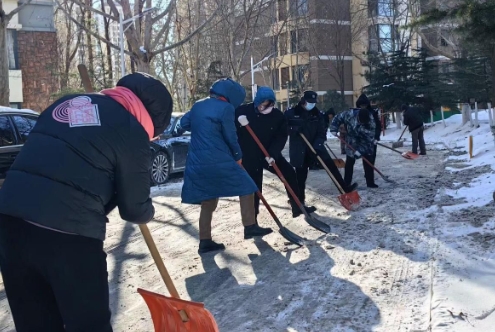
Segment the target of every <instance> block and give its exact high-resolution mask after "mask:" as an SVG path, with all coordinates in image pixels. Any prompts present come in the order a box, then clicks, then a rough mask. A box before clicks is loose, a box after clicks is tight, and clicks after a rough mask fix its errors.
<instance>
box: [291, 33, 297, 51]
mask: <svg viewBox="0 0 495 332" xmlns="http://www.w3.org/2000/svg"><path fill="white" fill-rule="evenodd" d="M290 52H291V53H297V32H296V31H291V32H290Z"/></svg>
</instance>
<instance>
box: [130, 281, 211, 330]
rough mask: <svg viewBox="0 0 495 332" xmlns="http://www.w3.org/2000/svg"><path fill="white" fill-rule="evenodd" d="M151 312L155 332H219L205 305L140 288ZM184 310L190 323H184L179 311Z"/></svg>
mask: <svg viewBox="0 0 495 332" xmlns="http://www.w3.org/2000/svg"><path fill="white" fill-rule="evenodd" d="M138 293H139V294H141V296H142V297H143V299H144V301H145V302H146V304H147V305H148V308H149V310H150V312H151V319H153V325H154V326H155V332H193V331H194V332H199V331H201V332H219V329H218V325H217V323H216V322H215V319H214V318H213V315H212V314H211V313H210V312H209V311H208V310H206V309H205V308H204V305H203V303H198V302H190V301H184V300H180V299H176V298H172V297H167V296H164V295H160V294H156V293H152V292H149V291H146V290H144V289H140V288H138ZM182 310H184V311H185V312H186V314H187V317H188V321H187V322H184V321H183V320H182V318H181V315H180V313H179V311H182Z"/></svg>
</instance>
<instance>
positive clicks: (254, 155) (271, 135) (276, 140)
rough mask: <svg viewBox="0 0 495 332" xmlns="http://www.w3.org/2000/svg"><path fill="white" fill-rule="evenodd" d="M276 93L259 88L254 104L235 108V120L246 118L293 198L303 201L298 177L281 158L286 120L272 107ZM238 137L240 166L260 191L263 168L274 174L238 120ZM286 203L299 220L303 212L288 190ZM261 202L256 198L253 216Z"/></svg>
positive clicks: (310, 209)
mask: <svg viewBox="0 0 495 332" xmlns="http://www.w3.org/2000/svg"><path fill="white" fill-rule="evenodd" d="M274 104H275V93H274V92H273V90H272V89H270V88H269V87H264V86H262V87H259V88H258V91H257V93H256V97H255V98H254V102H253V103H249V104H244V105H241V106H239V107H238V108H237V110H236V115H235V117H236V119H238V118H239V116H241V115H245V116H246V117H247V119H248V121H249V126H250V127H251V129H253V131H254V133H255V134H256V136H258V138H259V140H260V142H261V144H263V146H264V147H265V149H266V150H267V151H268V154H269V155H270V157H271V158H272V159H273V160H274V161H275V163H276V164H277V166H278V168H280V171H281V172H282V175H283V176H284V178H285V179H286V180H287V182H288V183H289V186H290V187H291V188H292V190H293V191H294V193H295V194H296V196H297V197H298V198H299V199H300V200H301V202H304V197H303V196H302V195H301V193H300V192H299V186H298V184H297V177H296V173H295V171H294V169H293V168H292V166H291V165H290V164H289V162H287V160H286V159H285V158H284V156H283V155H282V150H283V149H284V147H285V144H286V143H287V120H286V119H285V117H284V114H283V113H282V112H281V111H280V110H279V109H277V108H274ZM236 123H237V137H238V140H239V145H240V146H241V150H242V155H243V159H242V165H243V166H244V168H245V169H246V171H247V172H248V173H249V175H250V176H251V178H252V179H253V181H254V182H255V183H256V185H257V186H258V189H259V190H260V191H262V187H263V169H266V170H268V171H269V172H271V173H274V174H276V173H275V170H274V169H273V167H271V166H270V165H269V164H268V161H267V160H266V158H265V156H264V155H263V152H262V151H261V149H260V148H259V147H258V145H257V144H256V142H255V141H254V139H253V138H252V137H251V135H250V134H249V132H248V131H247V130H246V128H243V127H242V126H241V125H240V123H239V122H238V121H236ZM287 196H288V197H289V202H290V205H291V207H292V216H293V217H294V218H295V217H298V216H299V215H301V213H302V211H301V210H300V209H299V207H298V206H297V204H296V203H295V202H294V200H293V198H292V196H291V195H290V194H289V192H288V191H287ZM259 205H260V200H259V197H258V196H255V209H256V215H258V214H259ZM305 208H306V211H307V212H308V213H312V212H314V211H316V208H315V207H314V206H306V207H305Z"/></svg>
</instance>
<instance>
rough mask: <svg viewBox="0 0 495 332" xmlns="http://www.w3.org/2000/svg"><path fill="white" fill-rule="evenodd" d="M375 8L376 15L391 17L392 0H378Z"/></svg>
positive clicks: (392, 10)
mask: <svg viewBox="0 0 495 332" xmlns="http://www.w3.org/2000/svg"><path fill="white" fill-rule="evenodd" d="M376 9H377V13H378V16H384V17H392V16H394V0H378V1H377V8H376Z"/></svg>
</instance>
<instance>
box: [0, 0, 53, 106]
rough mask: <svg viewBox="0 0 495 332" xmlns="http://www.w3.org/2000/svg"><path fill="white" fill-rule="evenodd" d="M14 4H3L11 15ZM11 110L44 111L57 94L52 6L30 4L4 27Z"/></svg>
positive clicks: (12, 1) (13, 0)
mask: <svg viewBox="0 0 495 332" xmlns="http://www.w3.org/2000/svg"><path fill="white" fill-rule="evenodd" d="M17 5H18V1H17V0H5V1H4V10H5V11H6V12H10V11H11V10H12V9H14V8H16V7H17ZM7 43H8V45H7V49H8V61H9V86H10V107H14V108H30V109H33V110H35V111H42V110H44V109H45V108H46V107H47V106H48V105H49V104H50V103H51V96H52V94H53V93H55V92H56V91H57V90H58V78H57V74H56V73H57V56H56V55H57V53H58V52H57V35H56V30H55V23H54V4H53V2H51V1H36V0H35V1H32V2H31V3H29V4H28V5H26V6H25V7H24V8H23V9H22V10H21V11H20V12H19V14H18V15H16V16H15V17H14V18H13V19H12V20H11V21H10V22H9V25H8V27H7Z"/></svg>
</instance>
